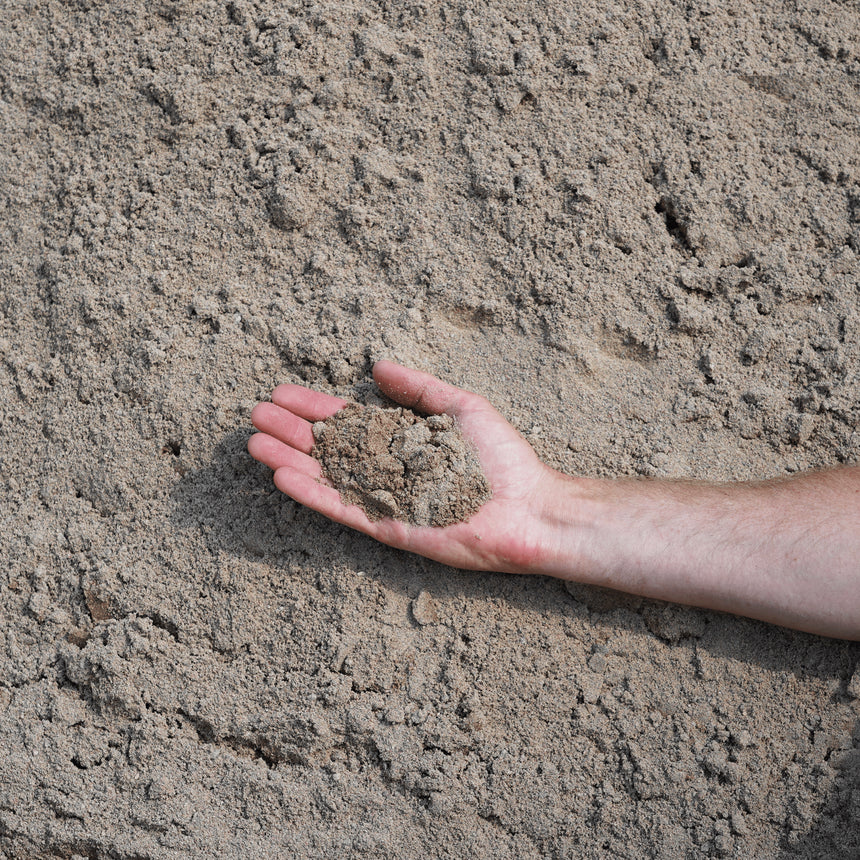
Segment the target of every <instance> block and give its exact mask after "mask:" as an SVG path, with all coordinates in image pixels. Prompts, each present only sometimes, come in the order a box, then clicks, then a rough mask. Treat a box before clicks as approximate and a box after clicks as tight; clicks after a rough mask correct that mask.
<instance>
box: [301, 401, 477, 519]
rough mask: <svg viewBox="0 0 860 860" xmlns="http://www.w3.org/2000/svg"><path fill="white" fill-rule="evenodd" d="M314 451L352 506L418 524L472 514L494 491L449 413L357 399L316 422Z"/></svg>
mask: <svg viewBox="0 0 860 860" xmlns="http://www.w3.org/2000/svg"><path fill="white" fill-rule="evenodd" d="M313 432H314V439H315V440H316V444H315V445H314V449H313V455H314V457H316V459H317V460H319V462H320V463H321V464H322V467H323V475H324V476H325V477H326V478H327V479H328V480H329V481H331V483H332V484H333V485H334V486H335V487H336V488H337V489H338V491H339V492H340V495H341V498H342V499H343V501H344V502H345V503H347V504H356V505H359V507H361V509H362V510H363V511H364V512H365V513H366V514H367V516H368V517H369V518H370V519H371V520H380V519H382V518H383V517H394V518H395V519H398V520H403V521H404V522H407V523H410V524H411V525H416V526H450V525H453V524H454V523H459V522H465V521H466V520H468V519H469V518H470V517H471V516H472V515H473V514H474V513H475V512H476V511H477V510H478V509H479V508H480V507H481V505H483V504H484V502H486V501H487V500H488V499H489V498H490V497H491V495H492V493H491V491H490V485H489V483H488V482H487V479H486V477H485V476H484V473H483V471H482V470H481V464H480V463H479V462H478V458H477V456H476V454H475V452H474V450H473V449H472V446H471V445H470V444H469V442H468V441H467V440H466V438H465V437H464V436H463V434H462V433H461V432H460V428H459V425H458V424H457V422H456V421H455V420H454V419H453V418H452V417H451V416H450V415H429V416H427V417H426V418H425V417H423V416H421V415H417V414H416V413H415V412H413V411H412V410H411V409H404V408H402V407H397V408H395V409H383V408H380V407H378V406H362V405H360V404H358V403H351V404H349V405H348V406H345V407H344V408H343V409H341V410H340V411H339V412H336V413H335V414H334V415H332V416H331V417H330V418H329V419H328V420H326V421H318V422H316V423H315V424H314V426H313Z"/></svg>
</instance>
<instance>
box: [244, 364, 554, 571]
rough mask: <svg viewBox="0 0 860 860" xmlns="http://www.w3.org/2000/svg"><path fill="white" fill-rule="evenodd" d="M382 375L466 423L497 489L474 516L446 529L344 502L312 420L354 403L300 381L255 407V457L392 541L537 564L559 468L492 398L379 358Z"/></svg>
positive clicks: (397, 390) (469, 557) (310, 501)
mask: <svg viewBox="0 0 860 860" xmlns="http://www.w3.org/2000/svg"><path fill="white" fill-rule="evenodd" d="M373 376H374V379H375V380H376V383H377V385H378V386H379V388H380V390H381V391H382V392H383V393H384V394H386V395H387V396H388V397H390V398H391V399H392V400H395V401H397V402H398V403H401V404H402V405H404V406H408V407H410V408H413V409H416V410H418V411H419V412H423V413H427V414H438V413H442V412H445V413H447V414H449V415H452V416H453V417H455V418H456V419H457V420H458V421H459V423H460V427H461V429H462V431H463V435H464V436H465V437H466V438H467V439H469V440H470V441H471V442H472V444H473V445H474V446H475V448H476V450H477V452H478V457H479V459H480V461H481V466H482V468H483V470H484V474H485V475H486V477H487V480H488V481H489V482H490V487H491V488H492V491H493V497H492V499H490V501H488V502H487V503H486V504H484V505H483V507H481V509H480V510H479V511H478V512H477V513H476V514H474V515H473V516H472V518H471V519H470V520H469V521H468V522H466V523H457V524H455V525H451V526H446V527H444V528H438V527H417V526H410V525H408V524H407V523H403V522H400V521H398V520H393V519H389V518H386V519H382V520H378V521H376V522H371V521H370V520H369V519H368V518H367V515H366V514H365V513H364V511H362V510H361V508H359V507H358V506H357V505H345V504H343V502H342V501H341V499H340V495H339V494H338V492H337V491H336V490H335V489H334V488H333V487H331V486H329V485H327V483H326V482H325V481H324V480H323V479H322V477H321V472H320V464H319V463H318V462H317V461H316V460H315V459H314V458H313V457H311V456H310V452H311V449H312V448H313V444H314V437H313V433H312V431H311V427H312V424H313V422H315V421H321V420H324V419H325V418H328V417H329V416H330V415H333V414H334V413H335V412H337V411H338V410H339V409H341V408H342V407H343V406H345V405H346V401H345V400H341V399H340V398H338V397H332V396H331V395H329V394H323V393H321V392H318V391H313V390H311V389H309V388H304V387H302V386H300V385H280V386H278V387H277V388H276V389H275V390H274V391H273V392H272V402H271V403H260V404H258V405H257V406H256V407H255V409H254V411H253V413H252V420H253V422H254V426H255V427H256V428H257V429H258V430H259V431H260V432H259V433H256V434H254V435H253V436H252V437H251V439H250V440H249V441H248V451H249V452H250V454H251V456H252V457H254V458H255V459H257V460H259V461H260V462H261V463H265V464H266V465H267V466H269V467H270V468H272V469H274V470H275V485H276V486H277V487H278V489H280V490H281V491H282V492H284V493H286V494H287V495H288V496H290V497H291V498H293V499H295V500H296V501H297V502H300V503H301V504H303V505H307V506H308V507H309V508H313V509H314V510H316V511H319V512H320V513H321V514H324V515H325V516H327V517H330V518H331V519H333V520H336V521H337V522H339V523H343V524H344V525H347V526H350V527H352V528H354V529H357V530H358V531H361V532H364V533H365V534H368V535H370V536H371V537H373V538H376V540H379V541H382V542H383V543H386V544H389V545H390V546H394V547H398V548H400V549H405V550H409V551H410V552H415V553H418V554H419V555H423V556H427V557H428V558H432V559H435V560H436V561H441V562H443V563H445V564H450V565H453V566H455V567H461V568H470V569H477V570H504V571H511V572H523V571H526V570H528V568H529V567H530V566H531V565H532V563H533V562H534V560H535V559H536V557H537V556H538V555H539V554H540V551H541V548H542V546H541V543H542V541H541V534H542V532H543V529H542V527H541V525H540V523H541V521H542V516H541V514H542V513H543V512H544V511H545V509H546V507H547V505H548V504H549V503H551V496H552V485H553V483H554V476H555V473H554V472H553V471H552V470H551V469H549V468H548V467H547V466H545V465H544V464H543V463H541V462H540V460H539V459H538V458H537V455H536V454H535V453H534V451H533V450H532V449H531V447H530V446H529V444H528V443H527V442H526V441H525V439H523V437H522V436H520V434H519V433H518V432H517V431H516V430H515V429H514V428H513V427H512V426H511V425H510V424H509V423H508V422H507V421H506V420H505V419H504V418H503V417H502V416H501V415H500V414H499V413H498V412H497V411H496V409H494V408H493V406H491V405H490V403H489V402H488V401H487V400H485V399H484V398H483V397H480V396H479V395H477V394H472V393H471V392H468V391H463V390H461V389H459V388H454V387H453V386H451V385H448V384H446V383H444V382H442V381H441V380H439V379H436V378H435V377H433V376H430V375H428V374H426V373H421V372H420V371H417V370H410V369H409V368H406V367H402V366H401V365H398V364H394V363H393V362H390V361H380V362H377V363H376V365H375V366H374V368H373Z"/></svg>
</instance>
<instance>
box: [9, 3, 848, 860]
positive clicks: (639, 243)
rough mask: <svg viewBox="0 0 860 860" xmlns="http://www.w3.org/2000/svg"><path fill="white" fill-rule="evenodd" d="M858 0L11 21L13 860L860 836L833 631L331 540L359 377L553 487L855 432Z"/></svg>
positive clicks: (147, 9)
mask: <svg viewBox="0 0 860 860" xmlns="http://www.w3.org/2000/svg"><path fill="white" fill-rule="evenodd" d="M858 75H860V23H858V17H857V14H856V9H855V8H854V7H852V6H851V4H849V3H837V2H827V0H821V2H818V3H808V2H799V3H791V4H788V3H786V4H782V3H776V2H763V3H756V4H751V3H746V4H744V3H734V4H732V3H728V4H726V3H719V4H718V3H707V2H701V3H693V4H686V5H684V4H682V5H673V4H654V5H648V4H641V3H639V4H636V3H632V2H613V0H608V2H607V1H606V0H601V2H596V0H593V2H591V1H590V0H585V2H582V3H578V4H566V3H553V4H532V3H525V2H522V0H516V2H513V0H512V2H507V3H502V2H491V3H489V4H477V3H474V4H473V3H469V2H456V3H455V2H439V3H436V2H434V3H413V4H392V3H384V4H371V3H368V4H350V3H325V2H324V3H319V4H315V5H313V4H311V3H309V2H308V3H300V2H292V3H282V4H277V3H274V2H270V0H259V2H254V3H251V2H246V0H234V2H229V3H228V2H206V0H201V2H191V0H158V2H152V3H136V2H132V3H104V2H97V0H96V1H95V2H93V0H79V2H67V3H60V2H55V0H47V2H44V3H38V4H36V3H21V2H2V14H0V144H2V145H0V191H2V203H3V205H2V209H0V222H2V229H0V391H2V399H0V461H2V476H3V479H2V482H0V516H2V528H0V559H2V568H0V570H2V572H0V854H3V855H5V856H8V857H13V858H35V857H39V858H42V857H45V858H47V857H66V858H73V857H75V858H80V857H89V858H102V857H104V858H108V857H110V858H123V859H125V858H129V860H130V858H185V857H195V858H197V857H213V858H215V857H218V858H224V857H236V858H239V857H243V858H244V857H249V856H254V857H283V856H301V857H307V858H317V857H319V858H322V857H345V856H359V855H361V856H368V857H391V858H394V857H397V858H412V857H415V858H418V857H422V858H423V857H426V856H435V857H442V856H488V857H489V856H492V857H498V858H530V857H558V858H561V857H570V858H574V857H576V858H579V857H585V858H599V857H631V858H633V857H635V858H640V857H660V858H675V857H678V858H705V857H738V858H749V857H756V858H758V857H768V858H771V857H777V858H820V857H829V858H845V860H847V858H856V857H857V856H858V853H860V844H858V840H860V837H858V834H860V728H858V722H860V719H858V715H860V699H858V691H860V679H858V675H857V665H858V658H860V650H858V648H860V646H858V645H856V644H849V643H844V642H837V641H831V640H827V639H822V638H818V637H814V636H808V635H803V634H799V633H794V632H790V631H787V630H783V629H779V628H776V627H772V626H768V625H765V624H762V623H758V622H754V621H750V620H744V619H740V618H734V617H729V616H723V615H719V614H715V613H710V612H702V611H699V610H695V609H687V608H681V607H675V606H671V605H665V606H664V605H659V604H654V603H651V602H647V601H641V600H635V599H630V598H622V597H618V596H616V595H607V594H605V593H598V592H594V591H591V590H584V589H576V588H575V587H573V588H571V589H570V590H568V589H566V588H565V587H564V586H563V585H562V584H561V583H560V582H556V581H551V580H547V579H543V578H529V577H519V578H518V577H514V576H504V575H500V574H474V573H466V572H462V571H456V570H451V569H448V568H445V567H442V566H440V565H438V564H434V563H431V562H427V561H424V560H421V559H419V558H417V557H414V556H411V555H409V554H407V553H404V552H399V551H394V550H390V549H388V548H386V547H384V546H381V545H378V544H376V543H374V542H373V541H371V540H370V539H368V538H365V537H363V536H361V535H359V534H357V533H353V532H351V531H349V530H347V529H345V528H342V527H340V526H337V525H334V524H332V523H330V522H327V521H325V520H324V519H322V518H321V517H319V516H318V515H316V514H314V513H312V512H309V511H307V510H305V509H302V508H300V507H298V506H296V505H295V504H293V503H292V502H291V501H289V500H287V499H285V498H284V497H282V496H281V495H280V494H279V493H278V492H277V491H275V490H274V488H273V486H272V483H271V473H270V472H269V470H267V469H265V468H264V467H262V466H260V465H258V464H256V463H255V462H253V461H252V460H251V459H250V458H249V457H248V455H247V454H246V453H245V450H244V446H245V443H246V441H247V438H248V435H249V432H250V424H249V413H250V410H251V408H252V406H253V404H254V402H256V401H257V400H258V399H260V398H263V397H265V396H267V394H268V392H269V391H270V390H271V388H272V387H273V386H274V385H276V384H277V383H280V382H285V381H292V382H305V383H306V384H309V385H312V386H314V387H317V388H320V389H322V390H325V391H329V392H331V393H335V394H338V395H340V396H344V397H350V398H352V397H355V398H358V399H361V398H362V397H364V396H365V395H366V394H367V393H368V391H369V383H368V379H369V370H370V366H371V363H372V361H373V360H375V359H377V358H381V357H386V358H391V359H395V360H399V361H401V362H404V363H408V364H410V365H413V366H416V367H419V368H421V369H423V370H426V371H429V372H432V373H435V374H437V375H439V376H441V377H443V378H444V379H446V380H447V381H448V382H451V383H453V384H456V385H460V386H464V387H467V388H469V389H471V390H474V391H477V392H479V393H480V394H482V395H484V396H486V397H488V398H489V399H490V400H491V401H492V402H493V404H494V405H495V406H496V407H498V408H499V409H500V410H501V412H502V413H503V414H504V415H505V416H506V417H507V418H508V419H509V420H510V421H511V422H512V423H513V424H514V425H515V426H516V427H517V428H518V429H519V430H520V431H521V432H522V433H523V434H524V435H525V436H526V438H527V439H528V440H529V441H530V442H531V444H532V445H533V446H534V447H535V449H536V450H537V451H538V453H539V454H540V455H541V457H543V458H544V459H545V460H546V461H547V462H549V463H550V464H551V465H552V466H554V467H555V468H559V469H563V470H564V471H566V472H569V473H571V474H584V475H593V476H618V475H641V476H675V477H688V478H707V479H716V480H727V479H757V478H764V477H768V476H774V475H783V474H787V473H793V472H796V471H798V470H802V469H806V468H811V467H823V466H832V465H837V464H839V463H843V462H856V461H857V459H858V453H860V434H858V429H857V428H858V424H860V407H858V404H859V403H860V344H858V340H860V337H858V335H860V312H858V305H860V291H858V283H860V130H858V116H860V95H858V92H857V86H856V84H857V80H858Z"/></svg>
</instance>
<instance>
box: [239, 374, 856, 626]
mask: <svg viewBox="0 0 860 860" xmlns="http://www.w3.org/2000/svg"><path fill="white" fill-rule="evenodd" d="M373 377H374V380H375V381H376V383H377V385H378V386H379V388H380V390H381V391H382V392H383V393H384V394H386V395H387V396H388V397H390V398H391V399H392V400H395V401H397V402H398V403H401V404H403V405H404V406H408V407H411V408H413V409H415V410H417V411H419V412H423V413H427V414H435V413H442V412H446V413H448V414H449V415H452V416H454V417H455V418H456V419H457V420H458V421H459V423H460V425H461V427H462V430H463V433H464V434H465V436H466V437H467V438H469V439H470V440H471V441H472V443H473V444H474V446H475V448H476V449H477V452H478V456H479V458H480V460H481V465H482V467H483V469H484V472H485V474H486V476H487V479H488V480H489V482H490V485H491V487H492V490H493V498H492V499H491V500H490V501H489V502H487V503H486V504H485V505H484V506H483V507H482V508H481V509H480V510H479V511H478V512H477V513H476V514H475V515H474V516H473V517H472V518H471V519H470V520H469V522H467V523H460V524H457V525H452V526H448V527H446V528H416V527H411V526H408V525H406V524H404V523H402V522H398V521H396V520H392V519H383V520H378V521H376V522H371V521H370V520H369V519H368V518H367V516H366V515H365V514H364V512H363V511H362V510H361V509H360V508H358V507H356V506H355V505H349V506H347V505H344V504H343V503H342V502H341V500H340V496H339V495H338V493H337V491H336V490H335V489H334V488H332V487H330V486H328V485H327V484H326V483H325V482H324V481H322V480H321V476H320V466H319V463H318V462H317V461H316V460H314V459H313V457H311V456H310V452H311V449H312V447H313V442H314V440H313V434H312V432H311V425H312V424H313V422H314V421H319V420H322V419H325V418H327V417H329V416H330V415H332V414H334V413H335V412H336V411H337V410H338V409H340V408H341V407H343V406H344V405H346V401H345V400H341V399H340V398H337V397H332V396H331V395H329V394H323V393H322V392H318V391H313V390H311V389H308V388H304V387H302V386H299V385H280V386H278V387H277V388H276V389H275V390H274V391H273V392H272V402H271V403H260V404H258V405H257V406H256V407H255V409H254V411H253V414H252V420H253V422H254V425H255V427H256V428H257V429H258V430H259V431H260V432H259V433H256V434H254V435H253V436H252V437H251V439H250V440H249V442H248V450H249V452H250V453H251V455H252V456H253V457H254V458H256V459H257V460H259V461H260V462H261V463H265V464H266V465H267V466H269V467H270V468H272V469H273V470H274V472H275V485H276V486H277V487H278V489H280V490H281V491H282V492H284V493H286V494H287V495H288V496H290V497H291V498H293V499H295V500H296V501H297V502H300V503H301V504H303V505H307V506H308V507H309V508H313V509H314V510H316V511H319V512H320V513H321V514H324V515H325V516H327V517H329V518H331V519H333V520H336V521H337V522H339V523H343V524H344V525H347V526H350V527H351V528H354V529H357V530H358V531H360V532H364V533H365V534H367V535H370V536H371V537H373V538H375V539H376V540H379V541H382V542H383V543H386V544H389V545H390V546H394V547H398V548H400V549H405V550H408V551H409V552H414V553H417V554H419V555H423V556H426V557H428V558H432V559H435V560H436V561H440V562H443V563H444V564H448V565H451V566H453V567H459V568H465V569H470V570H490V571H500V572H507V573H537V574H544V575H548V576H554V577H558V578H561V579H570V580H576V581H578V582H582V583H586V584H589V585H597V586H604V587H608V588H614V589H618V590H620V591H626V592H630V593H633V594H638V595H642V596H644V597H651V598H657V599H660V600H668V601H673V602H676V603H685V604H690V605H694V606H701V607H705V608H709V609H719V610H722V611H724V612H731V613H735V614H738V615H746V616H749V617H752V618H758V619H761V620H763V621H767V622H770V623H773V624H780V625H783V626H786V627H793V628H796V629H798V630H804V631H807V632H809V633H817V634H820V635H824V636H833V637H839V638H844V639H860V466H847V467H842V468H839V469H832V470H829V471H824V472H814V473H807V474H805V475H800V476H797V477H792V478H787V479H776V480H771V481H763V482H759V483H734V484H710V483H704V482H684V481H663V480H627V479H619V480H598V479H590V478H575V477H569V476H567V475H564V474H562V473H560V472H557V471H555V470H554V469H551V468H550V467H549V466H547V465H545V464H544V463H542V462H541V461H540V460H539V459H538V457H537V455H536V454H535V452H534V451H533V450H532V448H531V446H530V445H529V444H528V442H526V440H525V439H524V438H523V437H522V436H521V435H520V434H519V433H518V432H517V431H516V430H515V429H514V428H513V427H512V426H511V425H510V424H509V423H508V422H507V421H506V420H505V419H504V418H503V417H502V416H501V415H500V414H499V412H497V411H496V409H495V408H494V407H493V406H492V405H491V404H490V403H489V402H488V401H487V400H486V399H484V398H483V397H480V396H479V395H477V394H472V393H471V392H468V391H463V390H461V389H458V388H455V387H453V386H451V385H448V384H447V383H444V382H442V381H441V380H439V379H436V378H435V377H433V376H429V375H428V374H425V373H421V372H420V371H416V370H410V369H408V368H406V367H402V366H401V365H398V364H394V363H393V362H390V361H380V362H377V363H376V365H374V368H373Z"/></svg>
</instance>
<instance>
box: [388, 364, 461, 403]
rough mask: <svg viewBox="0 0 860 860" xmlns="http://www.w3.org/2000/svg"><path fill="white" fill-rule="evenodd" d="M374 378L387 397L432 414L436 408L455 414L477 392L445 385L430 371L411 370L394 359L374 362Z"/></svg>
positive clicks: (445, 383)
mask: <svg viewBox="0 0 860 860" xmlns="http://www.w3.org/2000/svg"><path fill="white" fill-rule="evenodd" d="M373 379H374V381H375V382H376V384H377V385H378V386H379V389H380V391H382V393H383V394H385V395H386V396H387V397H390V398H391V399H392V400H396V401H397V402H398V403H400V404H402V405H403V406H408V407H409V408H410V409H417V410H418V411H420V412H427V413H429V414H431V415H435V414H438V413H439V412H448V413H449V414H451V415H456V414H457V413H458V412H460V411H462V410H463V409H464V408H465V407H466V406H467V405H468V403H469V400H471V399H477V397H478V395H477V394H472V393H471V392H469V391H463V390H462V389H461V388H455V387H454V386H453V385H448V383H447V382H442V380H441V379H437V378H436V377H435V376H431V375H430V374H429V373H422V372H421V371H420V370H412V369H411V368H408V367H403V365H400V364H395V363H394V362H393V361H377V362H376V364H374V365H373Z"/></svg>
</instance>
